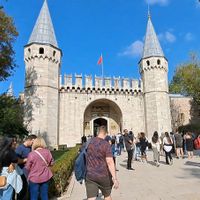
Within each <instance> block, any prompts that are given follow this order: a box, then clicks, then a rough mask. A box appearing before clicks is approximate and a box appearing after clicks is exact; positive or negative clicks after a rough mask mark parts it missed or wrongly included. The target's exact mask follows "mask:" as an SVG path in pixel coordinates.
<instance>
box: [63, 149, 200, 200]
mask: <svg viewBox="0 0 200 200" xmlns="http://www.w3.org/2000/svg"><path fill="white" fill-rule="evenodd" d="M126 160H127V154H126V152H123V154H122V155H121V156H119V157H117V168H118V169H119V172H117V174H118V179H119V182H120V188H119V189H118V190H113V192H112V197H113V200H200V158H199V157H194V158H193V159H190V160H189V159H187V158H185V159H176V158H174V163H173V165H172V166H169V165H165V162H164V157H161V165H160V167H156V166H154V164H153V162H152V152H148V160H149V162H148V163H142V162H138V161H134V162H133V167H134V168H135V171H128V170H127V169H126ZM62 199H65V200H86V194H85V186H84V185H80V184H79V183H78V182H77V181H76V180H74V178H72V181H71V185H70V188H69V190H68V191H67V195H66V196H64V197H63V198H62ZM102 199H103V198H98V200H102Z"/></svg>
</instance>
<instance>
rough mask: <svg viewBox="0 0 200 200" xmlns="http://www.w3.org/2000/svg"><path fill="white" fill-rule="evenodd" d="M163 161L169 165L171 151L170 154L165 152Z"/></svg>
mask: <svg viewBox="0 0 200 200" xmlns="http://www.w3.org/2000/svg"><path fill="white" fill-rule="evenodd" d="M165 159H166V163H167V164H169V159H170V161H171V160H172V155H171V151H170V152H167V151H165Z"/></svg>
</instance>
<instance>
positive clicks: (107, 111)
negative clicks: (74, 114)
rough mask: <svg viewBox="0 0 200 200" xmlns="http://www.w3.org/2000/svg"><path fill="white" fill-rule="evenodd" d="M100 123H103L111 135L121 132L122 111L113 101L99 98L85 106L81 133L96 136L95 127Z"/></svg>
mask: <svg viewBox="0 0 200 200" xmlns="http://www.w3.org/2000/svg"><path fill="white" fill-rule="evenodd" d="M101 125H105V126H106V127H107V130H108V133H109V134H111V135H114V134H117V133H118V132H121V130H122V112H121V109H120V108H119V106H118V105H117V104H116V103H115V102H113V101H111V100H108V99H99V100H95V101H93V102H91V103H90V104H89V105H88V106H87V107H86V109H85V112H84V130H83V133H84V134H85V135H86V136H88V135H94V136H96V134H97V129H98V127H99V126H101Z"/></svg>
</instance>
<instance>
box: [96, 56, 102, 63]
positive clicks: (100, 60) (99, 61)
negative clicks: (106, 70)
mask: <svg viewBox="0 0 200 200" xmlns="http://www.w3.org/2000/svg"><path fill="white" fill-rule="evenodd" d="M102 63H103V56H102V55H101V56H100V58H99V60H98V62H97V65H101V64H102Z"/></svg>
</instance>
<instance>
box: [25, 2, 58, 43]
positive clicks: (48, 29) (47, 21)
mask: <svg viewBox="0 0 200 200" xmlns="http://www.w3.org/2000/svg"><path fill="white" fill-rule="evenodd" d="M30 43H41V44H50V45H53V46H54V47H58V44H57V40H56V36H55V32H54V28H53V24H52V20H51V16H50V13H49V8H48V5H47V1H46V0H45V1H44V4H43V6H42V9H41V11H40V14H39V16H38V18H37V21H36V23H35V26H34V28H33V32H32V34H31V37H30V39H29V42H28V44H30Z"/></svg>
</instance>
